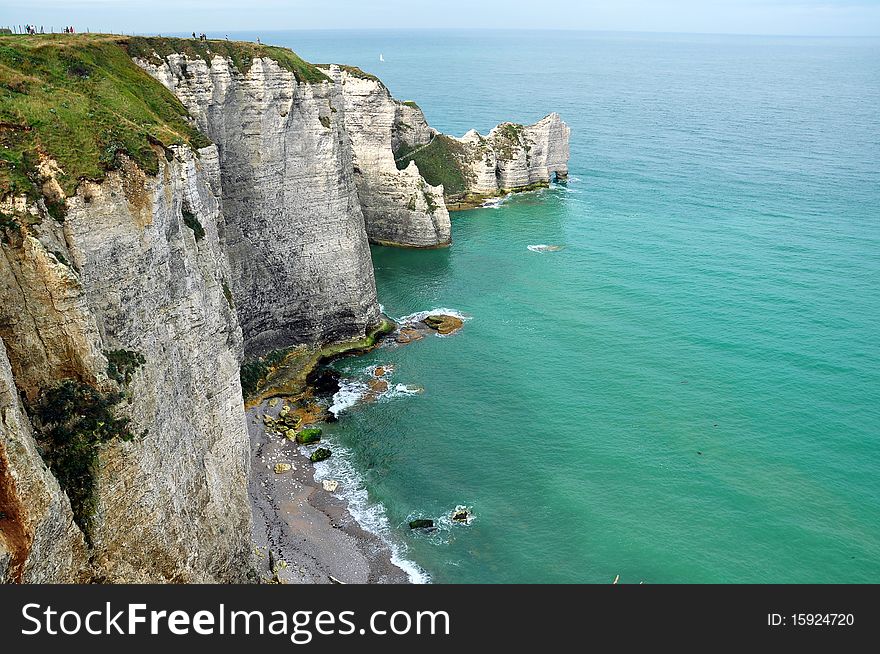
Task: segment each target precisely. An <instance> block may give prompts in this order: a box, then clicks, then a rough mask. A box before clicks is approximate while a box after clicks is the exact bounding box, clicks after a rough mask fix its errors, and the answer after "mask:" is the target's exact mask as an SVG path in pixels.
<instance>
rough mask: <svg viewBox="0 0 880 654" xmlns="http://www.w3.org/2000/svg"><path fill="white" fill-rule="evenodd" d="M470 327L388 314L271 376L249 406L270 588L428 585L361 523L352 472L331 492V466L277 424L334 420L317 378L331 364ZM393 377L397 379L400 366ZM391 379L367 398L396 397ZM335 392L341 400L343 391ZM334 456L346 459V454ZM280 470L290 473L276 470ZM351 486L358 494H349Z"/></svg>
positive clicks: (263, 566) (445, 317)
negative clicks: (356, 337)
mask: <svg viewBox="0 0 880 654" xmlns="http://www.w3.org/2000/svg"><path fill="white" fill-rule="evenodd" d="M431 318H434V320H431ZM466 320H468V317H467V316H464V315H462V314H460V313H458V312H457V311H453V310H451V309H434V310H430V311H424V312H420V313H416V314H412V315H410V316H405V317H404V318H401V319H400V320H399V321H393V320H390V319H388V318H387V317H384V318H383V323H382V325H381V326H380V327H379V328H377V330H376V331H375V332H374V333H373V334H371V335H370V336H369V337H368V338H367V339H365V340H364V341H359V342H356V343H348V344H344V345H337V346H331V347H327V348H324V349H323V350H320V351H317V352H312V353H310V354H309V355H307V356H306V357H305V358H304V357H303V353H296V352H294V353H292V354H293V355H294V356H288V357H285V361H284V362H283V363H281V364H280V365H278V366H277V367H276V368H274V369H273V370H272V372H271V373H270V374H268V375H267V378H266V380H265V382H264V385H263V388H261V389H259V390H258V392H257V394H256V395H255V397H254V398H253V399H252V400H251V401H249V402H247V403H246V405H245V414H246V420H247V428H248V437H249V441H250V462H251V473H250V476H249V478H248V495H249V498H250V503H251V512H252V516H253V526H252V532H251V540H252V543H253V546H254V551H253V553H254V556H255V559H256V561H257V562H258V572H259V575H260V579H261V581H262V582H264V583H344V584H348V583H387V584H405V583H420V582H424V581H427V580H428V579H429V577H427V576H425V575H424V571H422V570H420V569H419V568H418V566H417V565H416V564H415V563H413V562H410V561H407V560H406V559H404V558H402V557H401V554H400V551H399V550H398V548H397V547H396V546H395V544H394V543H393V542H391V540H389V539H388V538H385V537H383V535H382V534H383V530H382V529H381V528H379V529H378V530H377V529H371V528H370V526H369V525H365V524H364V523H363V522H362V521H361V520H359V519H358V517H356V516H357V515H359V513H362V512H363V511H362V510H361V509H362V507H360V508H359V504H360V502H359V501H358V500H357V499H356V498H357V493H359V492H361V490H363V489H361V488H359V484H358V482H356V481H353V480H352V475H350V474H347V473H344V472H343V473H342V475H341V478H340V479H336V480H333V482H334V484H336V487H335V488H332V489H331V490H327V489H326V488H325V487H324V480H325V478H326V475H324V474H323V470H322V471H321V474H320V475H319V474H318V473H319V469H318V468H317V467H316V466H319V465H320V466H323V465H324V464H321V463H318V464H315V463H312V462H311V461H310V460H309V457H308V454H307V453H306V452H307V450H306V448H305V447H304V446H303V445H301V444H299V443H296V442H295V441H291V440H289V439H288V438H287V437H286V436H285V435H282V434H281V433H279V430H278V429H275V428H274V427H273V425H274V424H275V422H276V421H278V419H279V416H281V415H282V411H284V412H285V413H291V414H295V415H296V416H297V417H298V418H299V420H298V421H297V422H298V424H299V426H298V427H297V428H298V429H299V428H304V427H316V426H320V425H323V424H326V423H327V422H331V421H333V420H334V418H335V417H336V412H335V411H334V410H333V405H332V404H331V405H327V404H325V402H326V399H327V394H326V393H327V388H323V389H322V388H321V385H322V382H321V381H320V376H321V375H320V374H319V375H317V376H315V373H316V372H319V371H320V366H321V365H322V364H323V363H327V362H329V361H332V360H333V359H335V358H339V357H344V356H357V355H358V354H362V353H365V352H369V351H371V350H373V349H375V348H377V347H380V346H381V345H382V344H383V342H384V341H385V340H386V339H390V338H392V336H393V340H394V342H396V344H397V345H406V344H409V343H411V342H413V341H415V340H421V339H422V338H424V337H425V336H427V335H428V334H436V335H438V336H440V337H443V336H444V335H449V334H452V333H455V332H457V331H458V330H459V329H461V327H462V326H463V325H464V322H465V321H466ZM392 325H393V328H392V327H391V326H392ZM380 368H382V366H380ZM386 370H387V371H388V372H391V371H392V370H393V366H392V367H388V368H386ZM385 374H386V373H384V372H383V373H382V375H377V376H376V377H375V379H374V380H373V381H374V382H376V383H377V384H384V389H383V390H376V389H373V391H372V392H371V393H368V394H367V395H366V396H365V397H368V396H370V395H372V397H373V400H374V401H375V399H376V398H377V397H378V396H380V395H382V394H385V393H387V392H388V391H389V386H388V380H387V378H386V377H385ZM336 388H337V391H335V392H333V393H332V395H333V397H335V396H336V395H337V394H338V391H339V390H341V387H339V386H336ZM282 389H283V391H284V392H280V391H281V390H282ZM294 391H296V392H294ZM285 407H287V409H285ZM267 417H268V418H269V420H266V418H267ZM267 422H269V423H271V424H268V425H267ZM280 429H281V430H284V426H282V427H281V428H280ZM282 433H284V434H286V433H287V432H286V431H283V432H282ZM291 433H293V431H291ZM321 445H324V444H323V443H322V444H321ZM334 451H335V454H336V455H337V456H338V455H339V448H338V447H334ZM331 461H335V459H331ZM278 464H281V466H282V467H283V469H276V465H278ZM356 474H357V473H356V472H355V475H356ZM318 477H320V479H319V478H318ZM328 481H329V480H328ZM349 483H350V484H351V487H350V488H349V487H346V484H349ZM347 493H354V495H351V494H349V495H348V496H346V494H347ZM362 517H363V516H362ZM367 522H369V521H367ZM389 538H390V537H389ZM270 552H271V555H270Z"/></svg>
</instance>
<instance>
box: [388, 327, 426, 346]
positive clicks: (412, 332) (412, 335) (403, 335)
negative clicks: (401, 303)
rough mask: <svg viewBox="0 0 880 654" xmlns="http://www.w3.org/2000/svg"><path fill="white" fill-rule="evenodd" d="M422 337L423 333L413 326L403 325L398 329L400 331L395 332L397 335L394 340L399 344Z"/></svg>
mask: <svg viewBox="0 0 880 654" xmlns="http://www.w3.org/2000/svg"><path fill="white" fill-rule="evenodd" d="M423 338H425V335H424V334H423V333H422V332H420V331H419V330H418V329H416V328H414V327H404V328H402V329H401V330H400V333H398V334H397V337H396V338H395V339H394V340H396V341H397V342H398V343H400V344H401V345H409V344H410V343H414V342H415V341H420V340H422V339H423Z"/></svg>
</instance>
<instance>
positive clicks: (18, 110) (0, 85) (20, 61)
mask: <svg viewBox="0 0 880 654" xmlns="http://www.w3.org/2000/svg"><path fill="white" fill-rule="evenodd" d="M172 53H182V54H185V55H188V56H190V57H193V58H201V59H204V60H205V61H208V62H210V61H211V59H212V58H213V57H214V56H217V55H219V56H221V57H226V58H228V59H230V60H231V61H232V63H233V65H234V66H235V67H236V68H237V69H238V70H239V71H241V72H246V71H247V70H248V69H249V68H250V67H251V65H252V61H253V58H254V57H268V58H271V59H273V60H275V61H276V62H278V64H279V65H280V66H281V67H282V68H285V69H287V70H289V71H291V72H292V73H293V74H294V75H295V76H296V78H297V79H298V80H299V81H301V82H308V83H312V82H315V83H319V82H324V81H328V78H327V76H326V75H325V74H324V73H322V72H321V71H320V70H318V68H317V67H316V66H313V65H311V64H309V63H307V62H305V61H303V60H302V59H300V58H299V57H298V56H297V55H296V54H294V53H293V52H291V51H290V50H287V49H285V48H277V47H272V46H265V45H256V44H253V43H243V42H238V41H199V40H197V39H173V38H152V37H125V36H111V35H97V34H63V35H62V34H51V35H50V34H46V35H33V36H23V35H6V36H0V197H2V196H5V195H7V194H16V195H18V194H26V195H28V196H30V197H31V198H34V199H36V198H39V197H40V196H41V195H43V196H44V197H45V200H46V202H47V205H48V207H49V209H50V211H51V212H52V214H53V215H55V216H57V217H59V218H60V217H61V216H62V215H63V213H64V206H63V198H60V197H58V194H57V192H52V190H51V188H48V189H47V190H44V188H43V187H44V182H46V180H47V175H46V174H45V173H46V171H43V173H41V172H40V171H39V164H40V161H41V159H43V158H45V157H48V158H51V159H54V160H55V161H56V162H57V164H58V170H54V171H53V173H54V176H55V179H56V180H57V182H58V183H59V184H60V187H61V190H62V192H63V193H64V194H65V195H71V194H73V192H74V191H75V189H76V186H77V185H78V184H79V182H80V180H82V179H90V180H94V181H101V180H103V179H104V176H105V175H106V173H107V171H109V170H114V169H117V168H119V167H120V165H121V159H120V155H122V154H125V155H126V156H128V157H129V158H130V159H132V160H133V161H134V162H135V163H137V165H138V166H139V167H140V168H141V169H142V170H144V171H145V172H146V173H148V174H151V175H155V174H157V172H158V171H159V157H160V156H165V157H168V158H169V159H170V157H171V153H170V151H169V150H167V148H168V147H169V146H171V145H179V144H187V145H189V146H190V147H192V148H194V149H198V148H202V147H205V146H206V145H209V141H208V139H207V138H206V137H205V136H204V135H203V134H201V133H200V132H199V131H198V129H196V127H195V126H194V124H193V122H192V120H191V118H190V117H189V115H188V114H187V111H186V108H185V107H184V106H183V105H182V104H181V103H180V101H179V100H178V99H177V98H176V97H175V96H174V94H173V93H171V92H170V91H169V90H168V89H166V88H165V87H164V86H163V85H162V84H161V83H159V82H158V81H156V80H154V79H153V78H152V77H150V75H149V74H147V73H146V72H145V71H144V70H142V69H141V68H140V67H139V66H138V65H137V64H135V62H134V61H133V60H132V57H139V58H142V59H145V60H147V61H152V62H159V61H162V58H164V57H167V56H168V55H170V54H172ZM163 150H165V152H163ZM49 186H51V185H49ZM193 229H194V231H196V232H197V233H198V229H197V228H196V227H193Z"/></svg>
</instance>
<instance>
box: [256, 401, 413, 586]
mask: <svg viewBox="0 0 880 654" xmlns="http://www.w3.org/2000/svg"><path fill="white" fill-rule="evenodd" d="M269 405H270V400H266V401H264V402H262V403H261V404H259V405H255V406H252V407H249V408H248V409H247V426H248V434H249V436H250V444H251V450H250V456H251V475H250V478H249V480H248V492H249V495H250V501H251V510H252V512H253V527H252V533H251V539H252V543H253V545H254V554H255V558H256V560H257V565H258V572H259V574H260V579H261V581H262V582H264V583H266V582H268V583H285V584H309V583H314V584H329V583H345V584H367V583H369V584H373V583H379V584H382V583H384V584H407V583H411V581H410V578H409V576H408V574H407V573H406V571H405V570H403V568H401V567H399V566H397V565H395V564H394V563H393V561H392V558H393V556H394V552H393V550H392V548H391V546H390V545H389V544H388V543H386V542H385V541H384V540H383V539H382V538H381V537H380V536H378V535H376V534H374V533H371V532H369V531H367V530H366V529H364V528H363V527H361V525H360V524H359V523H358V522H357V520H356V519H355V518H354V516H353V515H352V514H351V512H350V511H349V507H348V502H347V501H346V500H345V499H344V498H342V497H339V496H338V494H336V493H331V492H328V491H326V490H324V487H323V485H322V483H320V482H318V481H316V480H315V469H314V465H313V464H312V463H311V462H310V461H309V459H308V458H307V457H306V456H304V455H303V454H302V453H301V452H300V446H299V445H298V444H296V443H294V442H291V441H289V440H287V439H286V438H279V437H277V436H270V435H268V434H267V430H266V428H265V426H264V424H263V420H262V416H263V415H265V414H268V415H271V416H273V417H277V416H278V414H279V413H280V411H281V408H282V407H283V406H284V405H285V401H284V400H281V401H279V402H278V403H277V405H276V406H274V407H272V406H269ZM277 463H288V464H291V465H292V469H291V470H290V471H287V472H284V473H282V474H276V473H275V464H277ZM340 488H341V486H340ZM270 550H271V551H272V556H271V557H270V555H269V551H270ZM273 564H274V568H273Z"/></svg>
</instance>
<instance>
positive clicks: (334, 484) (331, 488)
mask: <svg viewBox="0 0 880 654" xmlns="http://www.w3.org/2000/svg"><path fill="white" fill-rule="evenodd" d="M321 485H322V486H323V487H324V490H325V491H327V492H328V493H335V492H336V489H337V488H339V482H338V481H335V480H333V479H325V480H324V481H323V482H321Z"/></svg>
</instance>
